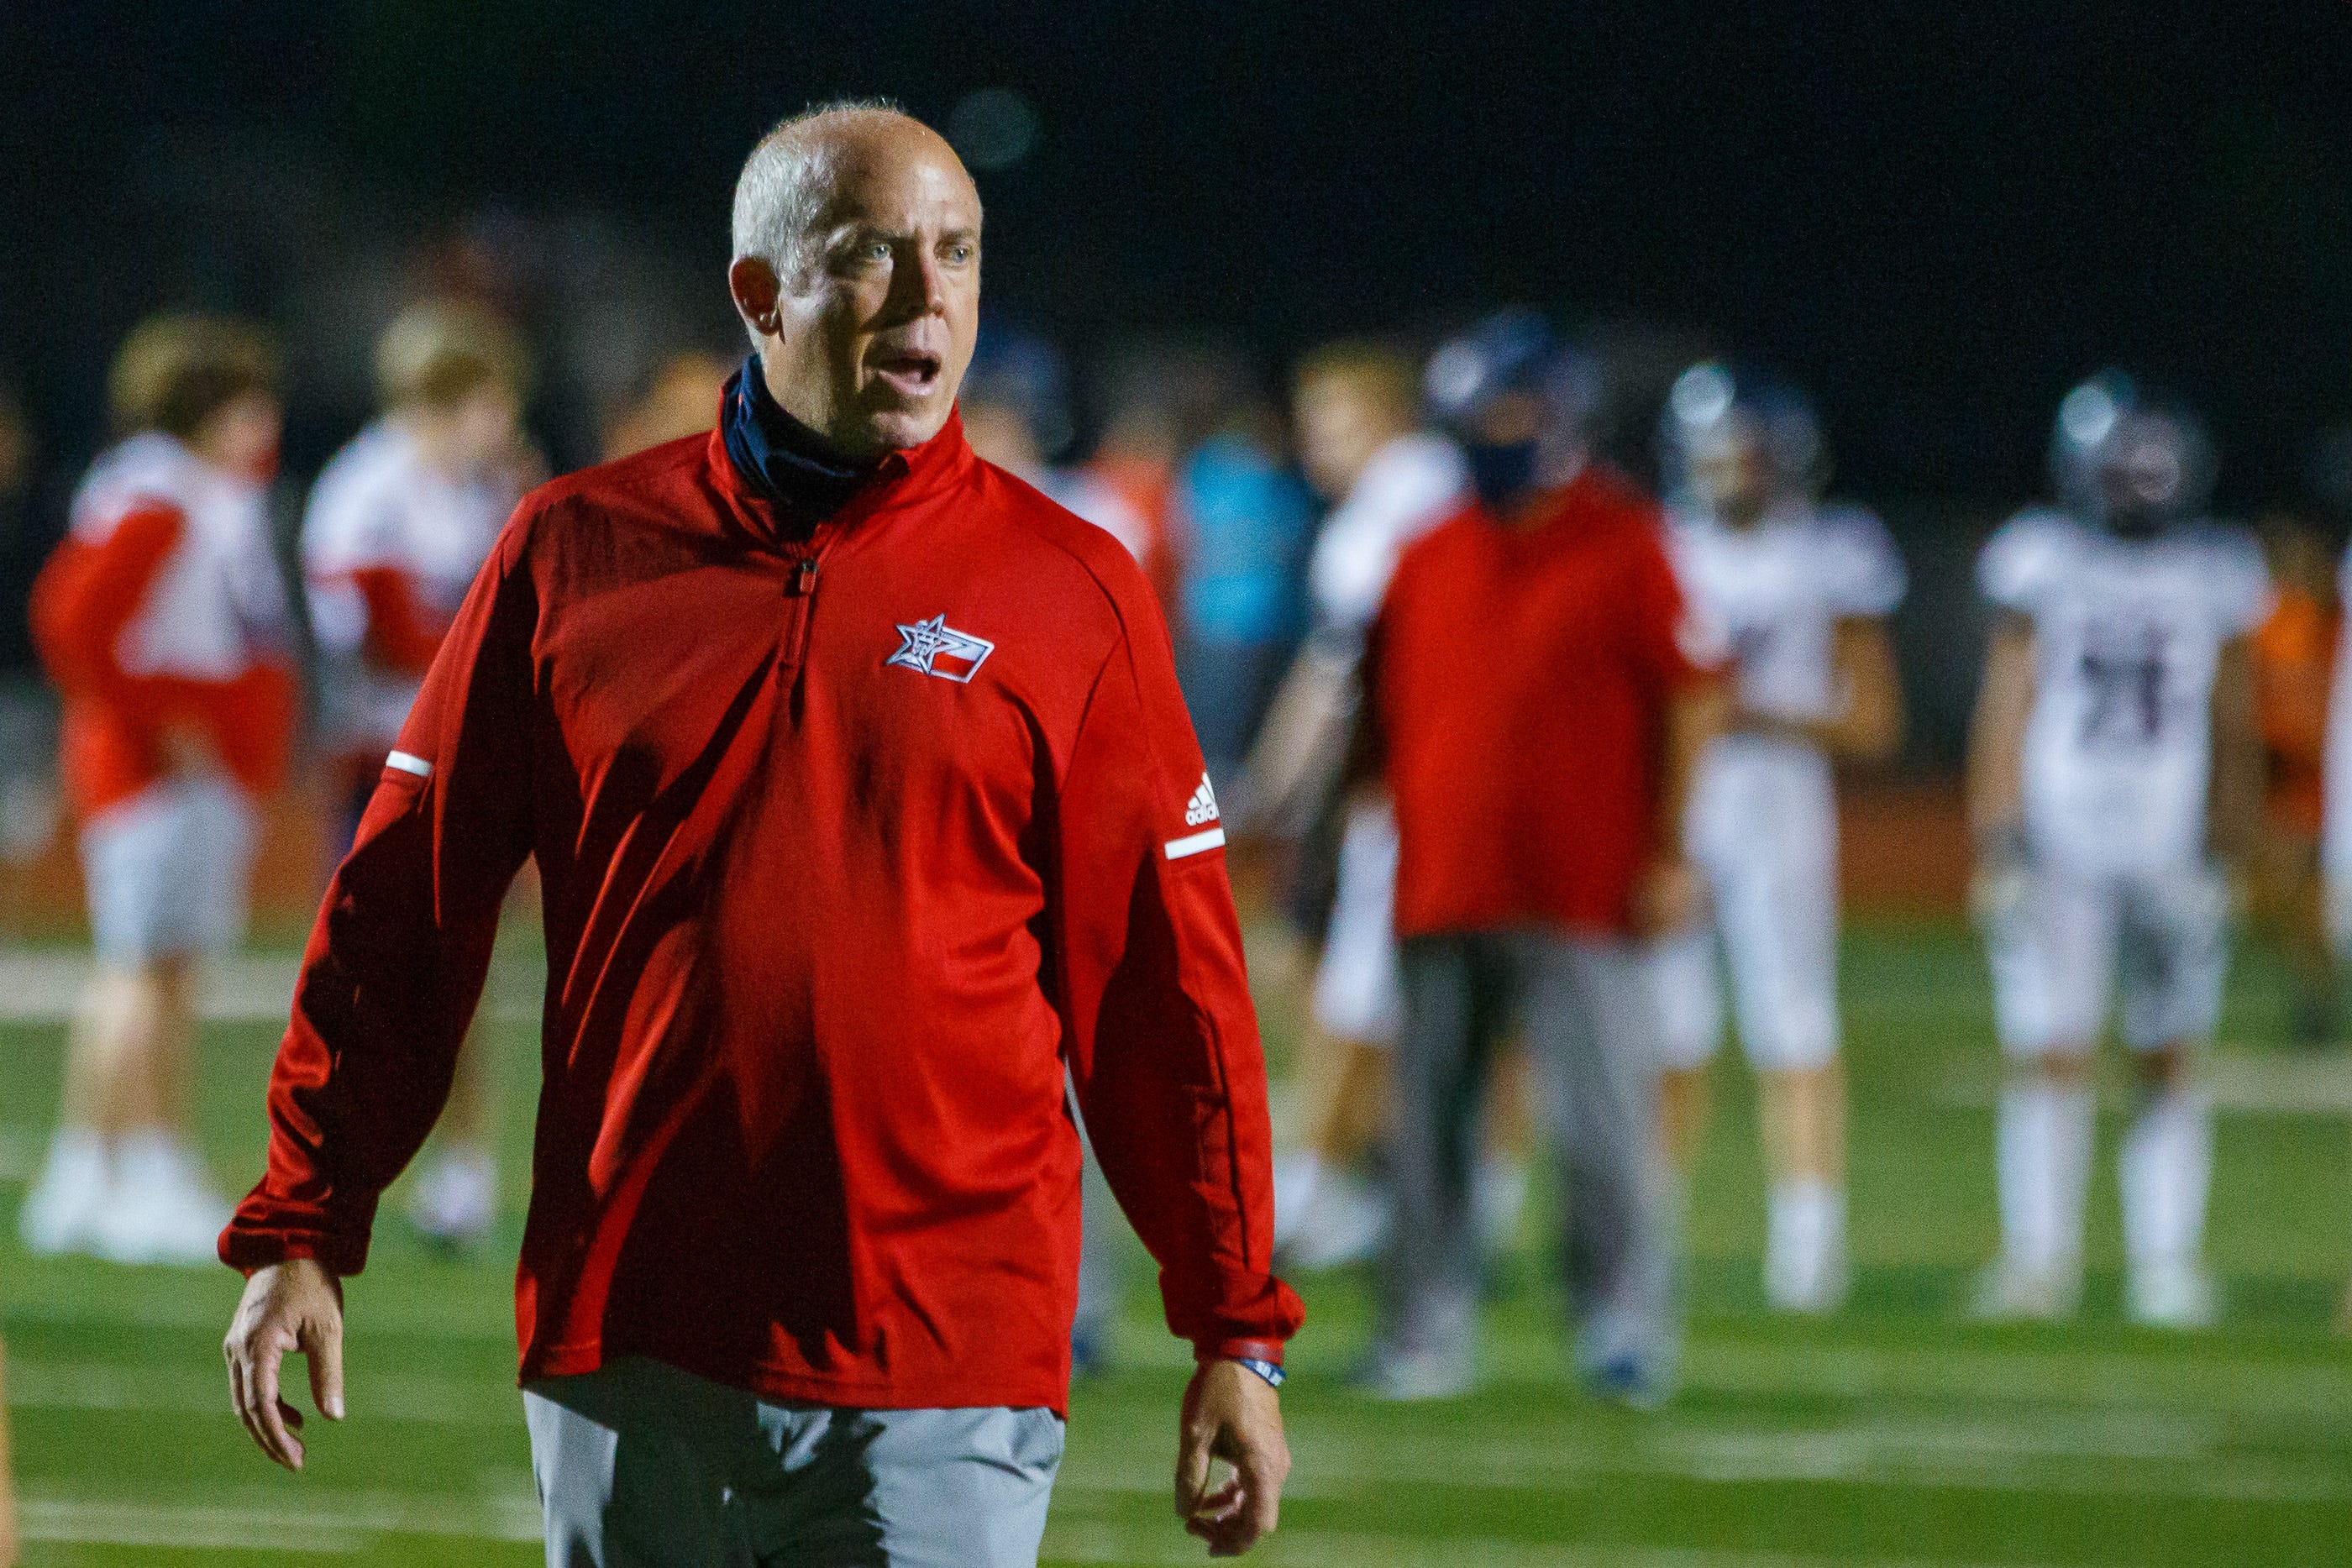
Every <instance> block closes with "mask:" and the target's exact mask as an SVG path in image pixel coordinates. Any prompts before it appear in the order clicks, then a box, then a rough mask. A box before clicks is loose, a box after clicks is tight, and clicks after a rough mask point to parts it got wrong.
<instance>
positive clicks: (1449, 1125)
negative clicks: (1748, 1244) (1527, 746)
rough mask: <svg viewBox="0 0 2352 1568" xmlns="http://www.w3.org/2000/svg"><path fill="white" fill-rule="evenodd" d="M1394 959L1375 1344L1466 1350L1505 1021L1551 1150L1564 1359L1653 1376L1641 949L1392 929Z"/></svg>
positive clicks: (1656, 1191) (1648, 1002) (1665, 1272)
mask: <svg viewBox="0 0 2352 1568" xmlns="http://www.w3.org/2000/svg"><path fill="white" fill-rule="evenodd" d="M1399 961H1400V966H1401V969H1402V979H1403V984H1404V1032H1403V1034H1402V1038H1401V1039H1400V1040H1399V1041H1398V1044H1397V1053H1396V1063H1395V1074H1396V1079H1395V1082H1396V1095H1395V1100H1396V1111H1395V1120H1394V1126H1393V1130H1392V1131H1391V1158H1392V1160H1393V1166H1394V1168H1393V1171H1392V1173H1391V1174H1392V1176H1393V1179H1394V1184H1395V1192H1396V1218H1395V1221H1394V1228H1393V1230H1392V1231H1391V1240H1390V1245H1389V1257H1388V1279H1387V1291H1386V1297H1385V1300H1384V1301H1383V1302H1382V1313H1383V1322H1382V1333H1381V1343H1383V1344H1384V1345H1385V1346H1387V1347H1388V1348H1390V1349H1391V1350H1393V1351H1398V1352H1408V1353H1437V1354H1464V1355H1467V1354H1470V1349H1471V1346H1472V1344H1473V1343H1474V1331H1475V1317H1476V1303H1477V1289H1478V1250H1477V1249H1478V1227H1477V1224H1476V1222H1475V1214H1474V1211H1473V1207H1472V1176H1473V1171H1474V1168H1475V1163H1476V1160H1475V1156H1476V1154H1477V1139H1478V1134H1479V1128H1480V1125H1481V1118H1480V1115H1479V1112H1480V1108H1481V1103H1482V1102H1483V1100H1484V1098H1485V1091H1486V1067H1487V1061H1488V1059H1489V1057H1490V1056H1491V1055H1492V1054H1493V1052H1494V1049H1495V1046H1496V1042H1497V1041H1498V1040H1499V1039H1500V1038H1501V1036H1502V1034H1503V1032H1504V1030H1506V1028H1507V1026H1508V1024H1509V1023H1510V1021H1511V1019H1513V1018H1514V1017H1515V1016H1517V1017H1521V1018H1524V1019H1525V1020H1526V1023H1527V1027H1528V1043H1529V1046H1530V1047H1531V1049H1532V1052H1533V1056H1534V1066H1535V1070H1536V1074H1537V1082H1538V1092H1539V1094H1540V1097H1541V1100H1542V1101H1543V1110H1544V1112H1545V1113H1546V1117H1547V1120H1548V1121H1549V1124H1550V1126H1551V1131H1552V1134H1553V1140H1554V1144H1555V1146H1556V1147H1557V1149H1558V1152H1559V1160H1560V1167H1561V1176H1562V1181H1561V1186H1562V1189H1563V1190H1562V1194H1561V1197H1562V1207H1563V1214H1562V1237H1561V1255H1562V1260H1563V1262H1564V1264H1565V1266H1566V1269H1567V1272H1568V1287H1569V1298H1570V1302H1571V1305H1572V1308H1573V1311H1574V1312H1575V1313H1576V1317H1577V1324H1578V1330H1579V1337H1580V1343H1579V1346H1578V1357H1579V1360H1580V1362H1581V1363H1582V1364H1584V1365H1585V1366H1586V1367H1588V1368H1593V1367H1600V1366H1604V1365H1607V1364H1611V1363H1612V1362H1617V1361H1621V1360H1622V1359H1624V1358H1627V1357H1632V1358H1634V1359H1636V1360H1639V1361H1641V1362H1643V1364H1647V1365H1649V1366H1650V1367H1652V1368H1653V1369H1654V1370H1657V1371H1661V1372H1663V1371H1664V1360H1665V1359H1666V1358H1670V1357H1671V1355H1672V1354H1673V1351H1674V1343H1675V1316H1674V1301H1673V1297H1674V1288H1673V1275H1674V1267H1673V1252H1672V1246H1671V1239H1670V1238H1669V1236H1668V1234H1667V1229H1666V1228H1667V1223H1668V1214H1669V1206H1668V1204H1667V1202H1666V1186H1665V1182H1664V1167H1663V1161H1662V1159H1661V1156H1660V1153H1659V1149H1658V1142H1657V1065H1656V1064H1657V1042H1656V1023H1655V1015H1654V997H1653V994H1652V991H1651V988H1650V986H1651V981H1650V978H1649V971H1648V968H1647V963H1648V952H1647V950H1646V949H1645V948H1643V947H1642V946H1637V945H1635V944H1633V943H1631V942H1611V941H1603V940H1598V939H1591V938H1586V937H1581V936H1568V935H1565V934H1563V933H1559V932H1554V931H1508V932H1477V933H1465V934H1461V935H1446V936H1417V937H1412V938H1409V939H1408V940H1406V941H1405V942H1404V943H1403V944H1402V946H1401V947H1400V949H1399Z"/></svg>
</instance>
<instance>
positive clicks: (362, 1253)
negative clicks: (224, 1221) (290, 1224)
mask: <svg viewBox="0 0 2352 1568" xmlns="http://www.w3.org/2000/svg"><path fill="white" fill-rule="evenodd" d="M218 1250H219V1253H220V1260H221V1261H222V1262H224V1263H226V1264H227V1265H228V1266H229V1267H230V1268H232V1269H235V1270H236V1271H237V1272H239V1273H240V1274H245V1275H247V1276H250V1275H251V1274H253V1273H254V1272H255V1270H260V1269H267V1268H268V1267H269V1266H270V1265H272V1264H274V1263H284V1262H287V1261H289V1260H292V1259H295V1258H310V1259H315V1260H317V1261H318V1264H319V1266H320V1268H322V1269H324V1270H326V1271H327V1272H328V1273H330V1274H332V1275H334V1276H335V1277H336V1278H337V1279H339V1280H346V1279H349V1278H350V1277H351V1276H352V1275H353V1274H356V1273H358V1272H359V1271H360V1270H362V1269H364V1268H366V1267H367V1255H368V1244H367V1239H366V1238H365V1237H361V1238H359V1239H352V1238H350V1237H345V1236H333V1235H328V1234H323V1233H320V1232H317V1231H299V1230H296V1231H287V1230H269V1229H263V1228H249V1227H247V1226H246V1225H242V1224H239V1223H238V1222H237V1221H236V1220H234V1219H232V1220H231V1221H229V1225H228V1228H227V1229H226V1230H224V1231H222V1232H221V1237H220V1242H219V1244H218Z"/></svg>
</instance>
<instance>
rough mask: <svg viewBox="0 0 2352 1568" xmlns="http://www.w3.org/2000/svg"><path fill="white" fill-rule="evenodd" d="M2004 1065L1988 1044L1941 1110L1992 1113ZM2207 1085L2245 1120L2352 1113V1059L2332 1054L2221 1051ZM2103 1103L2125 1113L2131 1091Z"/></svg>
mask: <svg viewBox="0 0 2352 1568" xmlns="http://www.w3.org/2000/svg"><path fill="white" fill-rule="evenodd" d="M1999 1071H2000V1063H1999V1062H1998V1061H1996V1060H1995V1059H1994V1056H1993V1052H1992V1046H1991V1042H1990V1039H1988V1040H1987V1042H1986V1046H1985V1055H1984V1057H1983V1059H1982V1060H1981V1061H1976V1062H1972V1063H1969V1064H1967V1066H1966V1067H1965V1068H1964V1069H1962V1070H1960V1071H1954V1072H1953V1073H1952V1074H1951V1076H1950V1077H1948V1079H1946V1080H1945V1082H1943V1083H1942V1085H1941V1086H1939V1087H1938V1088H1937V1090H1936V1092H1935V1094H1936V1100H1937V1103H1939V1104H1944V1105H1958V1106H1964V1107H1967V1108H1969V1109H1970V1110H1983V1109H1988V1108H1990V1106H1991V1105H1992V1104H1993V1103H1994V1101H1995V1100H1996V1099H1997V1098H1998V1097H1999V1092H2000V1091H1999V1082H1998V1081H1999ZM2204 1073H2205V1084H2206V1088H2207V1090H2208V1091H2209V1092H2210V1093H2211V1095H2212V1097H2213V1105H2214V1108H2215V1109H2216V1110H2220V1111H2229V1112H2234V1113H2237V1114H2239V1115H2246V1116H2341V1115H2346V1114H2347V1113H2352V1057H2346V1056H2343V1055H2340V1054H2338V1053H2336V1052H2334V1051H2329V1052H2326V1053H2324V1054H2318V1055H2313V1056H2290V1055H2287V1054H2285V1053H2284V1052H2281V1051H2252V1050H2248V1049H2245V1048H2243V1047H2236V1046H2227V1045H2225V1046H2221V1047H2219V1048H2217V1049H2216V1050H2215V1051H2213V1053H2212V1054H2211V1056H2210V1057H2209V1058H2208V1059H2207V1061H2206V1062H2205V1068H2204ZM2100 1103H2101V1104H2102V1105H2103V1106H2105V1108H2106V1109H2107V1110H2109V1111H2126V1110H2128V1109H2129V1108H2130V1106H2131V1103H2132V1098H2131V1090H2130V1089H2129V1087H2128V1086H2126V1085H2125V1084H2123V1083H2120V1082H2112V1083H2107V1084H2105V1085H2103V1086H2102V1092H2101V1094H2100Z"/></svg>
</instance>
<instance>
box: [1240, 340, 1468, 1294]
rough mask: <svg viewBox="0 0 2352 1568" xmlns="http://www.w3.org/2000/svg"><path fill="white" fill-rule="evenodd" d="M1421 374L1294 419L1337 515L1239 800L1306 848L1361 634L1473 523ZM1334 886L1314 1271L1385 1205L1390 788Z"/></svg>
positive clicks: (1289, 1177)
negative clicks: (1417, 547) (1375, 1159)
mask: <svg viewBox="0 0 2352 1568" xmlns="http://www.w3.org/2000/svg"><path fill="white" fill-rule="evenodd" d="M1419 380H1420V373H1419V367H1418V366H1417V365H1416V364H1415V362H1414V361H1413V359H1412V357H1411V356H1410V355H1408V354H1406V353H1404V352H1403V351H1402V350H1398V349H1396V348H1394V347H1391V346H1390V345H1388V344H1385V343H1380V342H1375V341H1369V340H1358V341H1348V342H1339V343H1333V344H1329V345H1327V346H1326V347H1324V348H1322V349H1319V350H1316V351H1315V352H1314V353H1312V354H1309V355H1308V356H1307V358H1306V359H1305V360H1304V361H1301V362H1300V364H1299V366H1298V370H1297V377H1296V380H1295V383H1294V394H1293V399H1292V405H1291V406H1292V417H1293V419H1294V421H1295V423H1296V425H1297V439H1298V453H1299V458H1300V463H1301V465H1302V466H1303V467H1304V469H1305V470H1306V474H1307V481H1308V483H1310V484H1311V485H1313V486H1314V487H1315V488H1316V490H1317V491H1318V493H1320V494H1321V495H1322V496H1323V497H1324V498H1325V499H1326V500H1328V502H1330V503H1331V507H1332V509H1331V512H1330V514H1329V515H1328V517H1326V518H1325V519H1324V522H1323V526H1322V528H1321V531H1320V532H1319V533H1318V535H1317V537H1316V540H1315V547H1314V550H1313V553H1312V554H1311V556H1310V557H1309V559H1308V563H1307V589H1308V591H1309V593H1310V594H1311V596H1312V598H1313V601H1314V632H1313V634H1312V635H1311V636H1310V637H1309V639H1308V641H1307V645H1306V647H1305V648H1303V649H1302V650H1301V651H1300V653H1299V654H1298V656H1297V659H1296V660H1294V661H1293V663H1292V665H1291V669H1290V673H1289V674H1288V675H1287V676H1286V678H1285V680H1284V682H1283V685H1282V689H1281V691H1280V692H1279V693H1278V694H1277V695H1276V699H1275V704H1274V706H1273V708H1272V710H1271V711H1270V712H1269V714H1268V716H1267V719H1266V722H1265V725H1264V727H1262V728H1261V730H1260V732H1259V736H1258V738H1257V741H1256V744H1255V747H1253V749H1252V755H1251V758H1250V762H1249V766H1248V768H1247V771H1246V774H1245V778H1246V779H1247V781H1248V787H1247V788H1246V789H1244V791H1243V793H1244V799H1245V800H1248V801H1249V802H1251V804H1252V807H1253V810H1255V812H1256V813H1257V814H1258V815H1259V816H1261V817H1266V818H1272V817H1282V818H1286V819H1289V826H1290V828H1291V830H1292V831H1293V834H1294V836H1297V837H1300V838H1304V837H1306V836H1307V834H1308V833H1309V832H1310V831H1312V827H1313V823H1314V821H1315V819H1316V818H1317V817H1318V815H1319V813H1320V811H1321V810H1323V808H1324V805H1325V802H1326V800H1327V799H1328V793H1329V791H1330V789H1331V788H1332V786H1333V785H1334V783H1335V782H1336V779H1337V775H1338V773H1339V765H1340V762H1341V759H1342V755H1343V753H1344V751H1345V749H1346V745H1347V736H1348V732H1349V727H1351V726H1352V724H1353V723H1354V720H1355V714H1356V708H1357V703H1358V694H1359V686H1358V684H1357V676H1358V663H1359V661H1360V658H1361V656H1362V653H1363V644H1364V632H1365V629H1366V628H1367V627H1369V626H1370V624H1371V621H1372V617H1373V616H1374V615H1376V614H1377V613H1379V612H1380V607H1381V595H1383V594H1384V593H1386V592H1387V591H1388V585H1389V577H1390V575H1391V573H1392V572H1393V571H1395V570H1396V561H1397V556H1398V553H1399V552H1400V551H1401V550H1402V549H1404V547H1405V546H1406V545H1408V544H1410V543H1412V541H1413V540H1414V539H1416V538H1419V537H1420V536H1421V535H1422V534H1423V533H1424V532H1426V531H1427V530H1428V529H1429V528H1431V527H1432V526H1433V525H1434V524H1436V523H1438V522H1440V521H1443V520H1444V518H1445V517H1448V516H1450V515H1451V514H1452V513H1454V511H1455V510H1457V509H1459V507H1460V506H1461V503H1462V498H1463V496H1464V493H1465V489H1466V487H1467V485H1468V472H1467V470H1466V469H1465V466H1464V465H1463V461H1462V455H1461V453H1460V451H1459V450H1458V449H1456V448H1455V446H1454V444H1453V443H1452V442H1450V441H1448V440H1446V439H1445V438H1444V436H1442V435H1438V434H1434V433H1433V432H1430V431H1426V430H1423V429H1422V428H1421V420H1420V409H1419V407H1418V403H1419V395H1420V394H1419V385H1418V383H1419ZM1339 810H1340V813H1341V818H1342V822H1341V827H1340V836H1339V852H1338V866H1337V873H1338V874H1337V886H1336V889H1335V891H1334V894H1333V896H1332V903H1331V907H1330V912H1329V913H1330V918H1329V923H1328V927H1327V929H1326V935H1325V940H1324V945H1323V951H1322V956H1321V959H1320V961H1319V962H1318V966H1317V968H1316V973H1315V982H1314V991H1313V1000H1312V1005H1311V1011H1312V1023H1313V1027H1312V1028H1311V1029H1310V1030H1308V1031H1307V1037H1306V1040H1305V1041H1304V1049H1303V1052H1302V1055H1303V1071H1302V1077H1303V1079H1304V1082H1305V1086H1306V1094H1307V1112H1306V1115H1305V1117H1304V1131H1305V1136H1304V1139H1303V1146H1302V1147H1301V1148H1300V1149H1299V1150H1298V1151H1297V1153H1294V1154H1292V1155H1287V1156H1286V1157H1285V1158H1284V1159H1282V1160H1281V1161H1279V1162H1277V1164H1276V1171H1275V1189H1274V1213H1275V1244H1276V1246H1277V1247H1278V1248H1282V1249H1285V1251H1286V1254H1287V1255H1288V1256H1289V1257H1291V1258H1293V1259H1295V1260H1297V1263H1298V1264H1299V1265H1300V1266H1302V1267H1307V1268H1329V1267H1332V1266H1335V1265H1337V1264H1340V1263H1344V1262H1349V1261H1352V1260H1356V1259H1359V1258H1362V1257H1365V1256H1368V1255H1369V1254H1370V1251H1371V1250H1372V1249H1373V1248H1374V1247H1375V1246H1377V1244H1378V1242H1379V1240H1380V1237H1381V1230H1382V1229H1383V1228H1384V1227H1385V1225H1386V1222H1387V1212H1386V1208H1385V1206H1384V1204H1383V1203H1382V1202H1381V1200H1380V1198H1379V1197H1376V1196H1375V1195H1374V1194H1373V1192H1372V1191H1371V1190H1370V1188H1369V1186H1367V1184H1366V1183H1364V1182H1363V1181H1362V1180H1361V1179H1360V1177H1359V1176H1357V1175H1356V1173H1355V1169H1354V1167H1355V1166H1356V1165H1357V1163H1358V1162H1359V1161H1360V1159H1361V1157H1362V1156H1363V1155H1364V1154H1365V1152H1366V1150H1367V1148H1368V1146H1369V1145H1370V1143H1371V1141H1372V1138H1373V1135H1374V1134H1375V1132H1376V1131H1377V1129H1378V1126H1379V1124H1380V1121H1381V1103H1382V1101H1383V1100H1384V1098H1385V1096H1386V1092H1387V1079H1388V1052H1389V1051H1390V1049H1391V1047H1392V1046H1393V1045H1394V1044H1395V1043H1396V1035H1397V1028H1398V1022H1399V1019H1400V1017H1401V1015H1402V1009H1403V1000H1402V995H1401V994H1400V992H1399V990H1398V982H1397V970H1396V936H1395V913H1396V911H1395V903H1396V899H1395V894H1396V861H1397V841H1396V818H1395V814H1394V812H1393V811H1392V810H1391V808H1390V805H1389V801H1388V797H1387V794H1386V792H1385V791H1384V790H1383V789H1381V788H1379V786H1378V784H1377V782H1376V781H1370V780H1367V781H1365V786H1364V787H1363V788H1361V789H1359V790H1357V791H1356V792H1355V793H1354V794H1353V795H1352V796H1351V797H1350V798H1349V799H1347V800H1343V801H1342V802H1340V804H1339Z"/></svg>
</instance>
